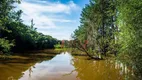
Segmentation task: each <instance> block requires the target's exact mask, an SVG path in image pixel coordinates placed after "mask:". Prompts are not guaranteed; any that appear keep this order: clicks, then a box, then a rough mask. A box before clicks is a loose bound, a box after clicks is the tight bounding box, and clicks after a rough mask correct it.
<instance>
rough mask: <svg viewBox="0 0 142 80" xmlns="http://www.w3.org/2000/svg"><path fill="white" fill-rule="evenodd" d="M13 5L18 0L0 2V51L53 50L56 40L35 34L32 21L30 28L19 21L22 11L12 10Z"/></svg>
mask: <svg viewBox="0 0 142 80" xmlns="http://www.w3.org/2000/svg"><path fill="white" fill-rule="evenodd" d="M15 3H20V0H1V1H0V40H1V41H0V51H3V52H8V51H10V50H11V49H12V51H25V50H33V49H45V48H54V45H55V44H57V42H58V40H57V39H55V38H52V37H51V36H49V35H43V34H42V33H39V32H37V31H36V28H34V22H33V20H31V25H30V26H28V25H25V24H24V23H23V22H22V19H21V14H22V10H19V11H15V10H14V8H15V6H14V4H15ZM13 44H15V46H14V45H13Z"/></svg>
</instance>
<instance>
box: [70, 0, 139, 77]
mask: <svg viewBox="0 0 142 80" xmlns="http://www.w3.org/2000/svg"><path fill="white" fill-rule="evenodd" d="M72 37H73V38H74V41H73V43H72V44H73V46H74V47H76V48H78V49H79V50H82V51H84V52H86V53H87V54H88V56H90V57H92V58H96V57H97V58H99V59H102V58H103V57H105V56H107V55H109V54H115V55H117V56H118V57H119V58H121V60H123V62H124V63H125V64H126V65H127V66H130V67H131V68H132V69H133V70H134V73H135V75H137V78H138V79H142V67H141V66H142V0H90V3H89V4H88V5H86V7H85V8H83V10H82V14H81V18H80V26H79V27H78V29H76V30H75V31H74V35H73V36H72Z"/></svg>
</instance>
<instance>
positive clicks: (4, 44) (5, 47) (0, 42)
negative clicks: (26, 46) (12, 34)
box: [0, 38, 14, 53]
mask: <svg viewBox="0 0 142 80" xmlns="http://www.w3.org/2000/svg"><path fill="white" fill-rule="evenodd" d="M13 46H14V44H13V42H11V43H10V42H9V40H5V39H2V38H0V51H2V52H4V53H7V52H9V51H10V49H11V47H13Z"/></svg>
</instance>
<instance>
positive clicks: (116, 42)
mask: <svg viewBox="0 0 142 80" xmlns="http://www.w3.org/2000/svg"><path fill="white" fill-rule="evenodd" d="M21 2H22V1H21V0H0V56H1V55H7V56H8V55H12V53H18V52H21V54H22V52H26V51H34V50H36V51H35V53H34V52H31V53H32V56H31V55H30V56H28V58H27V56H22V58H23V57H24V59H26V60H32V59H31V58H33V57H34V58H35V56H34V55H36V52H37V54H38V55H40V56H38V58H37V59H35V60H33V61H32V64H33V65H32V66H30V65H31V64H30V65H29V64H28V63H25V64H22V62H21V64H22V65H23V66H25V65H26V67H24V68H25V70H27V71H29V76H31V73H32V72H34V71H32V69H35V72H36V67H35V66H37V65H38V64H42V68H43V67H44V68H45V66H47V67H46V68H48V67H52V66H54V67H57V68H53V70H51V71H54V70H56V69H57V70H58V69H59V71H60V70H61V71H62V70H65V71H67V72H68V70H71V71H69V74H63V75H64V76H65V75H70V74H72V73H73V72H74V71H75V72H76V74H78V73H79V71H80V73H79V74H78V76H75V79H72V77H68V78H66V77H65V80H66V79H67V80H90V78H89V76H94V77H96V78H94V79H98V80H104V79H102V78H104V77H99V78H97V76H95V75H102V72H103V69H104V70H106V69H109V70H107V71H108V72H110V73H111V70H113V71H114V73H115V74H117V75H116V76H115V77H119V78H121V79H116V80H124V79H122V75H123V74H121V73H120V72H119V71H118V72H117V69H116V68H114V67H113V68H112V66H114V65H115V66H116V64H115V63H111V61H110V62H109V59H112V58H113V59H115V60H119V61H120V62H122V64H123V65H126V66H127V67H128V68H129V71H130V72H131V71H132V72H133V75H134V76H135V78H134V80H135V79H136V80H141V79H142V0H89V4H86V5H85V7H84V8H83V9H82V12H81V15H80V25H79V26H78V28H77V29H76V30H75V31H74V32H73V33H72V34H71V37H72V40H63V41H61V40H58V39H56V38H53V37H52V36H50V35H45V34H43V33H40V32H38V31H37V28H35V27H34V26H35V24H36V23H34V19H31V22H30V23H31V24H30V25H26V24H25V23H24V21H23V20H22V19H21V15H22V14H23V11H22V10H17V9H16V4H17V5H18V4H20V3H21ZM31 15H32V14H31ZM55 48H59V50H60V49H61V51H59V52H58V53H55V52H53V53H52V52H51V51H50V50H46V49H55ZM64 48H66V49H71V50H72V51H71V53H70V54H69V52H68V51H64ZM62 49H63V50H62ZM38 50H39V51H38ZM40 50H43V51H42V52H40ZM74 50H75V52H73V51H74ZM76 50H77V51H76ZM33 53H34V55H33ZM50 53H52V54H50ZM59 53H60V54H59ZM72 53H75V54H72ZM84 53H85V54H84ZM27 54H28V52H27ZM53 54H54V56H53ZM57 54H58V55H57ZM71 54H72V55H71ZM74 55H75V56H74ZM84 55H85V57H87V59H86V58H85V59H84V57H83V58H82V56H84ZM14 56H15V55H14ZM16 56H17V55H16ZM18 56H19V55H18ZM42 56H44V57H46V58H51V59H48V60H49V61H48V60H47V63H48V64H50V66H48V65H45V64H43V63H44V61H45V60H42V61H43V63H42V61H39V62H37V63H38V64H37V65H36V64H35V61H36V60H41V59H43V58H42ZM78 56H79V57H78ZM25 57H26V58H25ZM36 57H37V55H36ZM60 57H61V58H60ZM80 57H81V58H80ZM88 57H89V58H88ZM0 58H1V57H0ZM29 58H30V59H29ZM56 58H57V61H56ZM72 58H73V59H72ZM108 58H109V59H108ZM62 59H63V61H62ZM64 59H65V60H64ZM66 59H67V60H66ZM26 60H25V61H26ZM68 60H69V61H70V63H68V62H65V63H64V64H62V63H63V62H64V61H68ZM89 60H90V61H89ZM3 61H6V60H3ZM3 61H1V59H0V62H3ZM8 61H10V59H9V60H8ZM11 61H12V59H11ZM15 61H18V60H15ZM19 61H20V60H19ZM91 61H92V62H91ZM95 61H96V62H95ZM99 61H100V62H99ZM101 61H102V62H101ZM103 61H104V62H103ZM45 62H46V61H45ZM11 63H14V64H18V65H19V64H20V62H11ZM11 63H7V64H10V65H11ZM47 63H46V64H47ZM95 63H96V66H95V68H93V67H94V66H93V65H94V64H95ZM21 64H20V65H21ZM69 64H70V65H69ZM88 64H89V65H88ZM1 65H2V66H3V65H4V64H0V69H2V67H1ZM27 65H28V66H30V67H28V68H27ZM43 65H44V66H43ZM82 65H83V66H82ZM86 65H87V67H85V66H86ZM100 65H103V66H100ZM40 66H41V65H40ZM78 66H79V67H78ZM97 66H99V67H97ZM108 66H110V67H109V68H107V67H108ZM38 67H39V66H37V70H40V69H41V68H39V69H38ZM70 67H71V68H70ZM72 67H73V69H74V70H72ZM82 67H85V68H87V69H88V71H89V72H88V74H89V73H90V72H91V73H92V74H94V75H91V74H90V75H88V74H86V71H87V70H85V68H82ZM116 67H118V65H117V66H116ZM20 68H21V66H20ZM101 68H102V69H101ZM22 69H23V67H22ZM50 69H52V68H49V71H50ZM66 69H67V70H66ZM5 70H7V69H5ZM13 70H14V69H13ZM30 70H31V72H30ZM92 70H95V71H97V70H98V72H99V71H100V72H99V74H98V73H96V72H95V71H94V72H92ZM44 71H48V70H44ZM77 71H78V72H77ZM113 71H112V72H113ZM37 72H38V71H37ZM55 72H56V71H55ZM108 72H106V74H108V75H109V73H108ZM123 72H125V70H124V71H123ZM19 73H20V75H21V73H22V75H24V73H23V72H22V71H21V72H20V70H19ZM61 73H62V72H61ZM61 73H60V74H58V73H57V75H61ZM15 74H16V73H15ZM17 74H18V73H17ZM25 74H26V72H25ZM49 74H50V72H49ZM83 74H85V75H83ZM111 74H112V75H113V73H111ZM51 75H52V76H51V77H58V76H56V75H53V72H51ZM74 75H75V74H74ZM118 75H119V76H118ZM0 76H1V75H0ZM34 76H35V75H34ZM105 76H106V75H105ZM12 77H13V76H12ZM16 77H17V79H20V78H19V76H16ZM35 77H37V75H36V76H35ZM35 77H34V79H33V80H46V78H44V79H38V78H37V79H36V78H35ZM44 77H45V76H44ZM79 77H80V78H79ZM106 77H108V76H106ZM113 77H114V76H113ZM2 78H5V77H2ZM6 78H7V77H6ZM21 78H23V77H21ZM78 78H79V79H78ZM124 78H125V80H131V79H130V78H128V79H126V76H125V77H124ZM0 79H1V78H0ZM26 79H27V77H26V78H24V79H21V80H26ZM55 79H56V78H54V79H52V78H50V77H49V80H55ZM63 79H64V78H63ZM105 79H106V78H105ZM114 79H115V78H113V79H112V78H111V79H109V77H108V78H107V79H106V80H114ZM56 80H57V79H56ZM59 80H60V79H59Z"/></svg>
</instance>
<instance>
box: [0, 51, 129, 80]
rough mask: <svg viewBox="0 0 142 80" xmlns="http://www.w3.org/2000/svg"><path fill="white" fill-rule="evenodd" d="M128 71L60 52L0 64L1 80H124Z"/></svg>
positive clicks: (110, 62)
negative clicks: (30, 59) (50, 55)
mask: <svg viewBox="0 0 142 80" xmlns="http://www.w3.org/2000/svg"><path fill="white" fill-rule="evenodd" d="M130 75H131V74H130V71H129V70H128V69H127V68H126V67H125V66H123V64H121V63H119V62H117V61H115V60H99V61H95V60H88V58H87V57H86V56H72V55H71V53H69V52H60V53H59V54H57V55H54V56H53V58H52V57H50V58H48V59H46V60H45V59H44V60H40V61H37V62H32V61H28V60H26V61H20V60H19V61H18V62H7V63H0V80H8V79H9V80H125V79H128V78H130Z"/></svg>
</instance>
